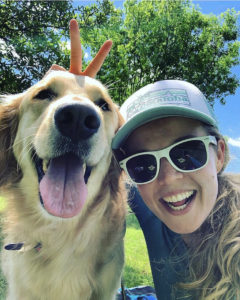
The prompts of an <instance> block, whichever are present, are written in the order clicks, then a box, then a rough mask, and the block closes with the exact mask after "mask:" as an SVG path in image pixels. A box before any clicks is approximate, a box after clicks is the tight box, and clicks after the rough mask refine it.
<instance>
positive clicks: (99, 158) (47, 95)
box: [0, 71, 125, 300]
mask: <svg viewBox="0 0 240 300" xmlns="http://www.w3.org/2000/svg"><path fill="white" fill-rule="evenodd" d="M1 101H2V103H1V105H0V147H1V148H0V186H1V188H2V190H3V191H4V193H5V194H4V195H5V197H6V202H7V209H6V214H7V216H6V224H5V227H4V232H5V243H4V244H5V245H7V244H12V243H21V242H23V243H24V245H23V247H22V248H21V250H5V249H3V250H2V268H3V271H4V274H5V276H6V278H7V282H8V296H7V299H11V300H23V299H24V300H33V299H34V300H38V299H39V300H40V299H41V300H66V299H70V300H75V299H76V300H80V299H82V300H88V299H89V300H90V299H91V300H110V299H114V294H115V293H116V289H117V288H118V287H119V285H120V277H121V271H122V267H123V260H124V257H123V236H124V228H125V202H124V199H125V195H124V189H123V187H122V186H121V180H120V171H119V169H118V167H117V165H116V163H115V160H114V159H113V156H112V151H111V141H112V138H113V136H114V134H115V132H116V131H117V129H118V128H119V127H120V126H121V125H122V122H123V121H122V118H121V116H120V115H119V113H118V109H117V106H116V105H115V104H114V103H113V102H112V101H111V99H110V97H109V95H108V93H107V90H106V89H105V88H104V87H103V85H102V84H101V83H100V82H99V81H97V80H95V79H92V78H89V77H87V76H75V75H73V74H71V73H68V72H63V71H55V72H51V73H50V74H48V75H47V76H46V77H45V78H43V79H42V80H41V81H40V82H39V83H37V84H35V85H34V86H33V87H31V88H30V89H28V90H27V91H26V92H24V93H22V94H18V95H13V96H7V97H5V98H4V99H2V100H1ZM82 110H83V116H82ZM62 111H64V112H63V113H62ZM59 112H60V113H59ZM75 112H76V114H77V115H75ZM88 114H89V115H90V117H89V116H88ZM86 115H87V116H86ZM73 118H75V120H74V121H72V119H73ZM81 118H83V119H84V118H85V121H79V120H81ZM74 122H75V123H74ZM73 123H74V124H73ZM59 124H60V125H59ZM82 124H83V126H85V127H87V128H85V129H82V128H81V126H82ZM66 128H68V129H67V130H65V129H66ZM56 157H60V158H58V159H56ZM66 157H67V158H66ZM40 159H42V160H43V161H46V163H49V161H50V162H51V163H52V161H55V160H58V163H59V164H60V171H58V170H55V169H54V168H56V166H57V167H58V163H55V164H54V163H53V167H52V168H53V170H52V171H51V170H50V171H49V169H51V168H50V167H48V169H47V170H46V167H44V169H45V172H47V173H46V174H48V176H46V174H45V176H44V177H43V179H44V178H45V177H47V183H46V184H45V185H44V184H43V183H42V182H43V179H42V178H39V175H38V172H37V168H38V167H39V164H40V165H41V160H40ZM62 159H63V160H64V163H62ZM59 160H60V162H59ZM46 163H45V162H44V164H46ZM85 164H86V166H87V169H88V168H91V173H90V177H89V178H88V181H87V179H85V183H86V181H87V183H86V184H84V183H83V182H82V181H81V180H80V179H79V175H78V174H72V173H74V172H77V171H78V170H80V171H81V172H83V171H82V170H81V166H82V168H83V169H84V167H85ZM50 165H51V164H50ZM75 165H77V167H75ZM64 167H65V168H66V169H67V167H68V168H69V170H66V171H63V168H64ZM72 169H74V171H72ZM64 172H65V173H64ZM58 174H61V176H63V178H62V179H59V178H57V177H58ZM63 174H64V175H63ZM53 175H54V176H53ZM70 175H71V176H72V177H71V176H70ZM75 177H76V179H75ZM56 178H57V179H56ZM81 178H82V177H81ZM49 180H50V181H49ZM61 180H65V184H63V183H60V185H61V184H62V185H61V187H60V189H62V190H61V192H63V193H64V196H62V198H61V197H60V198H61V199H60V200H61V203H58V201H57V200H56V203H55V202H54V203H53V202H51V201H53V199H55V198H54V197H57V196H58V191H57V188H56V186H57V184H59V182H61ZM74 180H75V182H74ZM55 181H56V182H55ZM39 182H41V183H40V184H39ZM79 182H80V185H79V186H78V188H76V185H78V183H79ZM41 184H43V188H42V189H41ZM68 184H69V186H68ZM76 192H77V194H79V195H80V196H79V195H76ZM74 193H75V194H74ZM86 193H87V196H86ZM48 194H49V195H50V196H49V195H48ZM40 195H41V196H40ZM56 195H57V196H56ZM68 197H69V198H68ZM48 198H50V200H46V199H48ZM77 199H80V200H79V202H80V204H79V203H78V200H77ZM58 200H59V199H58ZM60 200H59V201H60ZM49 201H50V203H49ZM83 202H84V203H83ZM36 245H38V246H37V247H36Z"/></svg>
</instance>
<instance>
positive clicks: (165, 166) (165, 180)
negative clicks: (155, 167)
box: [157, 157, 183, 184]
mask: <svg viewBox="0 0 240 300" xmlns="http://www.w3.org/2000/svg"><path fill="white" fill-rule="evenodd" d="M182 177H183V173H182V172H179V171H177V170H176V169H175V168H174V167H173V166H172V165H171V164H170V163H169V161H168V160H167V159H166V158H165V157H163V158H161V161H160V170H159V173H158V177H157V180H158V182H159V183H160V184H170V183H172V182H173V181H174V180H177V179H180V178H182Z"/></svg>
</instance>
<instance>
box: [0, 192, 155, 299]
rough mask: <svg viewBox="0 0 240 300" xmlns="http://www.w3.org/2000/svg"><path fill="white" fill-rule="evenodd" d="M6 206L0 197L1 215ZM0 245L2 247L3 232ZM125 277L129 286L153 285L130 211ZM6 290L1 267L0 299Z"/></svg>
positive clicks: (139, 234) (137, 227)
mask: <svg viewBox="0 0 240 300" xmlns="http://www.w3.org/2000/svg"><path fill="white" fill-rule="evenodd" d="M4 207H5V202H4V200H3V198H1V197H0V217H1V211H2V210H3V209H4ZM0 232H1V225H0ZM0 246H1V248H2V235H1V234H0ZM1 248H0V249H1ZM123 279H124V285H125V286H126V287H128V288H130V287H134V286H138V285H151V286H153V281H152V275H151V269H150V264H149V261H148V255H147V249H146V244H145V240H144V236H143V233H142V231H141V229H140V227H139V224H138V222H137V220H136V217H135V215H134V214H133V213H130V214H129V215H128V216H127V231H126V236H125V267H124V272H123ZM5 291H6V282H5V280H4V277H3V276H2V273H1V269H0V300H3V299H5Z"/></svg>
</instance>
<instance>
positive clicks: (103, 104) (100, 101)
mask: <svg viewBox="0 0 240 300" xmlns="http://www.w3.org/2000/svg"><path fill="white" fill-rule="evenodd" d="M95 104H96V105H97V106H99V107H100V108H101V109H102V110H103V111H110V109H109V106H108V103H107V102H106V101H105V100H104V99H102V98H101V99H98V100H97V101H95Z"/></svg>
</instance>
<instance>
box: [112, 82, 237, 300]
mask: <svg viewBox="0 0 240 300" xmlns="http://www.w3.org/2000/svg"><path fill="white" fill-rule="evenodd" d="M120 111H121V113H122V114H123V117H124V118H125V120H126V123H125V125H123V127H122V128H120V130H119V131H118V133H117V134H116V136H115V138H114V141H113V145H112V146H113V149H114V150H115V153H116V157H117V159H118V161H119V164H120V167H121V168H123V169H124V170H125V172H126V174H127V175H128V177H129V178H130V180H131V182H133V184H134V185H135V186H137V188H138V191H139V193H140V195H141V197H142V199H143V201H142V199H141V197H140V195H139V194H138V193H137V191H136V190H135V191H134V188H132V192H131V195H130V205H131V207H132V209H133V211H134V212H135V214H136V216H137V218H138V220H139V223H140V225H141V227H142V229H143V232H144V235H145V239H146V242H147V246H148V252H149V258H150V262H151V267H152V273H153V278H154V284H155V288H156V293H157V296H158V298H159V299H161V300H162V299H183V298H184V299H240V233H239V232H240V222H239V221H240V199H239V195H240V189H239V187H240V185H239V183H240V181H239V176H235V177H234V176H230V175H228V176H227V175H223V174H222V172H223V169H224V167H225V166H226V164H227V161H228V151H227V145H226V143H225V140H224V138H223V136H222V135H221V134H220V133H219V132H218V128H217V122H216V119H215V117H214V115H213V112H212V109H211V107H210V106H209V105H208V104H207V101H206V99H205V97H204V96H203V94H202V93H201V91H200V90H199V89H198V88H196V87H195V86H194V85H192V84H190V83H188V82H184V81H180V80H164V81H159V82H156V83H154V84H150V85H147V86H145V87H143V88H142V89H140V90H139V91H137V92H136V93H134V94H133V95H132V96H131V97H130V98H128V99H127V100H126V101H125V103H124V104H123V105H122V107H121V109H120Z"/></svg>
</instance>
